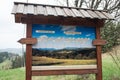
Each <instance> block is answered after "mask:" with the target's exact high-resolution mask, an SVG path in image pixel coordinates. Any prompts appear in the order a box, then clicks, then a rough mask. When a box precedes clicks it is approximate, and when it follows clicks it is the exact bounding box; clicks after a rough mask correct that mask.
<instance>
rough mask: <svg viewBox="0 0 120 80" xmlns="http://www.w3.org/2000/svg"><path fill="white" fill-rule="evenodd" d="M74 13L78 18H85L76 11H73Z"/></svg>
mask: <svg viewBox="0 0 120 80" xmlns="http://www.w3.org/2000/svg"><path fill="white" fill-rule="evenodd" d="M71 10H72V11H73V13H74V14H75V15H76V17H81V18H84V16H83V15H82V14H81V13H80V12H79V11H78V10H76V9H71Z"/></svg>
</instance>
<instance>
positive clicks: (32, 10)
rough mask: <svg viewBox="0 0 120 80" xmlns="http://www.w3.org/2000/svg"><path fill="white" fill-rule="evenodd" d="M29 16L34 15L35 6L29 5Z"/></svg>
mask: <svg viewBox="0 0 120 80" xmlns="http://www.w3.org/2000/svg"><path fill="white" fill-rule="evenodd" d="M27 6H28V7H27V14H34V6H33V5H27Z"/></svg>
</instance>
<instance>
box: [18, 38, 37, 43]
mask: <svg viewBox="0 0 120 80" xmlns="http://www.w3.org/2000/svg"><path fill="white" fill-rule="evenodd" d="M18 42H19V43H21V44H36V43H37V39H36V38H22V39H20V40H19V41H18Z"/></svg>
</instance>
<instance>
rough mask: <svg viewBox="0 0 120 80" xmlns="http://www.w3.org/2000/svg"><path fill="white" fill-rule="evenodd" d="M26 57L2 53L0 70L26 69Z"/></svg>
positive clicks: (0, 55)
mask: <svg viewBox="0 0 120 80" xmlns="http://www.w3.org/2000/svg"><path fill="white" fill-rule="evenodd" d="M24 62H25V61H24V55H22V56H20V55H18V54H14V53H9V52H0V69H13V68H18V67H24Z"/></svg>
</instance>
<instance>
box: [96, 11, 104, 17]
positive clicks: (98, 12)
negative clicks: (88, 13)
mask: <svg viewBox="0 0 120 80" xmlns="http://www.w3.org/2000/svg"><path fill="white" fill-rule="evenodd" d="M95 13H97V15H99V16H100V18H102V19H106V17H105V16H104V15H103V14H102V13H101V12H100V11H95Z"/></svg>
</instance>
